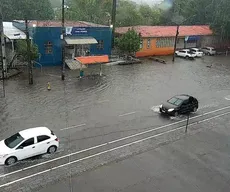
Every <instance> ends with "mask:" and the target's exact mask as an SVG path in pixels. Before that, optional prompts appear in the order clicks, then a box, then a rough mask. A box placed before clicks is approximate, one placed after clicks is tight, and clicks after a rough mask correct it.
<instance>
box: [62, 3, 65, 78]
mask: <svg viewBox="0 0 230 192" xmlns="http://www.w3.org/2000/svg"><path fill="white" fill-rule="evenodd" d="M61 39H62V74H61V79H62V80H63V81H64V80H65V0H62V35H61Z"/></svg>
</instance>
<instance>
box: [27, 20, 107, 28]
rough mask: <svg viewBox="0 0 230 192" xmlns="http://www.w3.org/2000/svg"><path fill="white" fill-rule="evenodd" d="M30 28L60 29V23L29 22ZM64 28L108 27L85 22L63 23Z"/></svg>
mask: <svg viewBox="0 0 230 192" xmlns="http://www.w3.org/2000/svg"><path fill="white" fill-rule="evenodd" d="M29 25H30V26H33V25H36V27H61V26H62V23H61V21H30V22H29ZM65 27H108V26H106V25H100V24H95V23H90V22H86V21H65Z"/></svg>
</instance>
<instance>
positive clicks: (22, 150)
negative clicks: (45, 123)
mask: <svg viewBox="0 0 230 192" xmlns="http://www.w3.org/2000/svg"><path fill="white" fill-rule="evenodd" d="M58 147H59V140H58V138H57V136H56V135H55V134H54V133H53V131H51V130H49V129H48V128H47V127H36V128H30V129H26V130H23V131H20V132H18V133H16V134H14V135H12V136H11V137H9V138H7V139H5V140H2V141H0V164H1V165H4V164H5V165H12V164H14V163H16V162H17V161H19V160H23V159H27V158H29V157H33V156H37V155H41V154H45V153H50V154H52V153H54V152H56V150H57V148H58Z"/></svg>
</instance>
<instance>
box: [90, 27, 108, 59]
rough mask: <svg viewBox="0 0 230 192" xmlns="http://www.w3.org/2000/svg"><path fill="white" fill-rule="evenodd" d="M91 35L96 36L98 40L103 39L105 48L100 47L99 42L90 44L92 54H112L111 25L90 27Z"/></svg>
mask: <svg viewBox="0 0 230 192" xmlns="http://www.w3.org/2000/svg"><path fill="white" fill-rule="evenodd" d="M88 35H89V36H91V37H94V38H95V39H96V40H97V41H99V40H103V42H104V44H103V49H98V48H97V44H94V45H90V54H92V55H111V39H112V33H111V29H110V28H109V27H99V28H96V27H94V28H90V30H89V34H88Z"/></svg>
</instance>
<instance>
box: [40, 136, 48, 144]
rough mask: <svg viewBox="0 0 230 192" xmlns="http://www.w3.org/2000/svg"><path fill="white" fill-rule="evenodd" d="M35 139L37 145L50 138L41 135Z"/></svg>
mask: <svg viewBox="0 0 230 192" xmlns="http://www.w3.org/2000/svg"><path fill="white" fill-rule="evenodd" d="M37 139H38V143H39V142H42V141H45V140H47V139H50V137H49V136H47V135H41V136H38V137H37Z"/></svg>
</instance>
